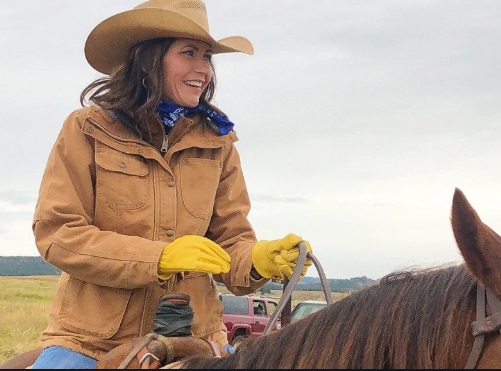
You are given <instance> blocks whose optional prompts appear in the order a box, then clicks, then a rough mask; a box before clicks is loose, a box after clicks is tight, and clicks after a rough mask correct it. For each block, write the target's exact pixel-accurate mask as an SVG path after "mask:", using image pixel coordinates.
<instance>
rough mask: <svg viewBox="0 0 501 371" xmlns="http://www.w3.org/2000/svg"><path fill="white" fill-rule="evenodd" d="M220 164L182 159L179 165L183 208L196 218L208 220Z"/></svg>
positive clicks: (199, 159)
mask: <svg viewBox="0 0 501 371" xmlns="http://www.w3.org/2000/svg"><path fill="white" fill-rule="evenodd" d="M221 171H222V163H221V161H217V160H209V159H205V158H184V159H182V160H181V161H180V164H179V174H180V179H181V197H182V200H183V204H184V207H185V208H186V210H188V212H189V213H190V214H191V215H193V216H194V217H196V218H201V219H206V220H207V219H210V217H211V216H212V209H213V207H214V199H215V197H216V192H217V187H218V185H219V180H220V176H221Z"/></svg>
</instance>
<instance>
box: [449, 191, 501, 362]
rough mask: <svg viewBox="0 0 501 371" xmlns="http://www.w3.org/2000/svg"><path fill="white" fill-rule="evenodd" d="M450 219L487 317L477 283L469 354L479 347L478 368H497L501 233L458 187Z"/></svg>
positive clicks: (500, 338)
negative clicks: (484, 294) (472, 339)
mask: <svg viewBox="0 0 501 371" xmlns="http://www.w3.org/2000/svg"><path fill="white" fill-rule="evenodd" d="M451 223H452V230H453V232H454V237H455V239H456V243H457V245H458V248H459V250H460V251H461V254H462V255H463V258H464V260H465V264H466V267H467V268H468V270H469V271H470V273H471V274H472V275H473V276H474V277H475V278H476V280H477V282H478V283H479V284H480V285H481V286H483V287H484V288H485V289H486V290H487V299H488V308H487V316H488V317H487V318H484V317H485V309H483V308H484V307H483V306H484V305H485V297H484V296H483V293H484V291H483V288H481V287H478V288H477V290H478V295H477V320H476V321H475V322H474V323H473V326H472V329H473V333H474V335H475V344H474V349H473V351H472V356H471V357H474V353H475V352H480V351H481V353H480V354H479V355H478V356H477V357H478V362H477V361H474V362H473V363H474V364H475V363H476V366H477V367H478V368H487V367H488V368H500V367H501V335H500V334H499V332H500V328H501V302H500V301H499V298H501V237H500V236H499V235H498V234H497V233H496V232H494V231H493V230H492V229H491V228H489V227H488V226H487V225H486V224H484V223H483V222H482V221H481V219H480V217H479V216H478V214H477V212H476V211H475V210H474V209H473V207H472V206H471V205H470V203H469V202H468V200H467V199H466V197H465V195H464V194H463V192H461V190H459V189H458V188H456V190H455V192H454V197H453V201H452V211H451ZM484 337H485V343H484ZM471 357H470V358H471ZM474 364H473V365H474Z"/></svg>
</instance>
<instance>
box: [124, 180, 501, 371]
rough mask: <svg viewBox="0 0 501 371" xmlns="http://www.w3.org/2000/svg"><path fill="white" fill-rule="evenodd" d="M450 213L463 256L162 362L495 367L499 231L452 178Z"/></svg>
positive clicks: (176, 365) (184, 365) (499, 356)
mask: <svg viewBox="0 0 501 371" xmlns="http://www.w3.org/2000/svg"><path fill="white" fill-rule="evenodd" d="M450 219H451V224H452V230H453V234H454V237H455V240H456V244H457V246H458V248H459V250H460V252H461V254H462V256H463V258H464V262H463V263H461V264H456V265H442V266H437V267H434V268H426V269H417V268H408V269H404V270H401V271H397V272H392V273H390V274H388V275H386V276H384V277H383V278H381V279H380V281H379V282H378V283H377V284H373V285H371V286H368V287H365V288H363V289H360V290H359V291H356V292H353V293H351V294H350V295H349V296H347V297H345V298H344V299H342V300H340V301H337V302H335V303H332V304H329V305H327V306H326V307H325V308H323V309H321V310H319V311H317V312H315V313H313V314H311V315H309V316H308V317H305V318H303V319H301V320H299V321H297V322H294V323H291V324H288V325H287V326H284V327H283V328H282V329H281V330H279V331H276V332H272V333H269V334H266V335H264V336H262V337H260V338H258V339H255V340H254V339H252V340H247V341H245V342H244V343H242V344H240V345H239V347H238V348H237V349H236V351H235V353H234V354H229V355H225V356H224V357H214V356H210V355H204V356H201V355H190V356H189V357H187V358H184V359H181V360H177V361H175V362H171V363H168V364H165V365H163V366H161V368H165V369H234V368H248V369H258V368H266V369H270V368H273V369H285V368H290V369H306V368H308V369H321V368H352V369H353V368H372V369H404V368H413V369H418V368H422V369H431V368H435V369H436V368H455V369H457V368H501V352H500V351H499V350H500V349H501V336H499V335H498V334H497V332H498V331H500V328H501V302H500V301H499V300H498V299H497V298H499V297H501V237H500V236H499V235H498V234H496V233H495V232H494V231H493V230H492V229H491V228H490V227H488V226H487V225H486V224H484V223H483V222H482V221H481V219H480V217H479V216H478V214H477V213H476V211H475V210H474V209H473V207H472V206H471V205H470V203H469V202H468V200H467V199H466V197H465V196H464V194H463V192H462V191H461V190H459V189H458V188H456V189H455V192H454V196H453V201H452V208H451V216H450ZM118 368H120V367H118Z"/></svg>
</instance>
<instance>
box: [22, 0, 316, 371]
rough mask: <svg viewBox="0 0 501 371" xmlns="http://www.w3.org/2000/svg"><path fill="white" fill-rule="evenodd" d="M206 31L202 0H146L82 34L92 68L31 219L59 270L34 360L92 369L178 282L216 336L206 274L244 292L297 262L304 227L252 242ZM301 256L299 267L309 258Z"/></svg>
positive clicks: (228, 40)
mask: <svg viewBox="0 0 501 371" xmlns="http://www.w3.org/2000/svg"><path fill="white" fill-rule="evenodd" d="M236 52H240V53H246V54H253V53H254V48H253V46H252V44H251V42H250V41H249V40H247V39H246V38H245V37H242V36H229V37H225V38H222V39H220V40H216V38H214V37H213V36H212V35H211V34H210V33H209V24H208V16H207V8H206V5H205V3H204V2H203V1H200V0H188V1H185V0H149V1H146V2H143V3H141V4H139V5H137V6H136V7H134V8H133V9H131V10H127V11H124V12H121V13H118V14H115V15H113V16H111V17H109V18H107V19H105V20H104V21H102V22H100V23H99V24H98V25H97V26H96V27H95V28H94V29H93V30H92V31H91V32H90V34H89V36H88V38H87V41H86V43H85V56H86V59H87V61H88V62H89V64H90V65H91V66H92V67H93V68H94V69H95V70H96V71H98V72H100V73H102V74H104V76H103V77H101V78H98V79H96V80H94V81H93V82H91V83H90V84H89V85H88V86H87V87H85V88H84V89H83V91H82V93H81V95H80V103H81V105H82V108H80V109H76V110H74V111H73V112H71V113H70V114H69V115H68V117H67V118H66V120H65V122H64V123H63V125H62V128H61V130H60V133H59V135H58V137H57V139H56V141H55V143H54V145H53V147H52V150H51V152H50V155H49V158H48V161H47V163H46V168H45V172H44V174H43V177H42V182H41V185H40V191H39V198H38V202H37V204H36V207H35V212H34V217H33V223H32V228H33V232H34V236H35V243H36V246H37V248H38V251H39V252H40V254H41V255H42V257H43V258H44V259H46V260H47V262H49V263H50V264H52V265H53V266H55V267H57V268H58V269H60V270H61V271H62V274H61V278H60V280H59V281H58V284H57V289H56V293H55V297H54V300H53V305H52V306H51V307H50V309H49V315H48V324H47V327H46V328H45V329H44V330H43V331H42V336H41V341H42V346H43V351H42V353H41V355H40V357H39V358H38V359H37V360H36V361H35V363H34V364H33V365H32V368H34V369H37V368H94V367H95V366H96V364H97V361H98V360H99V359H100V358H101V357H103V355H104V354H107V353H108V352H110V351H112V350H114V349H117V348H118V347H120V346H121V345H124V344H129V343H130V342H131V341H132V340H133V339H136V338H138V337H145V336H146V335H148V334H149V332H150V331H152V328H153V324H154V321H155V318H156V316H155V313H156V310H157V307H158V306H159V303H160V302H161V298H162V297H165V295H166V294H170V293H175V294H184V295H186V296H188V297H189V298H190V306H191V307H192V308H193V312H194V317H193V325H192V328H191V329H190V331H192V333H193V335H194V336H196V337H197V338H199V339H203V340H204V341H206V342H208V343H210V344H211V347H214V349H220V350H222V349H223V347H224V346H227V345H228V339H227V336H226V327H225V325H224V322H223V319H222V304H221V302H220V300H219V298H218V293H217V286H216V281H218V282H221V283H223V284H224V285H225V286H226V287H227V288H228V290H229V291H231V292H232V293H234V294H237V295H242V294H249V293H252V292H254V291H256V290H257V289H258V288H260V287H261V286H263V285H264V284H265V283H266V282H267V281H268V280H270V279H271V278H275V279H284V278H285V277H290V276H291V275H292V271H293V269H294V268H295V267H296V264H297V260H298V256H299V249H298V245H299V244H300V243H302V242H303V243H304V245H305V246H307V248H308V251H309V252H311V251H312V249H311V246H310V244H309V242H308V241H305V240H303V238H302V237H300V236H298V235H295V234H292V233H289V234H287V235H286V236H285V237H284V238H281V239H277V240H260V241H258V240H257V238H256V234H255V232H254V229H253V227H252V225H251V223H250V221H249V219H248V214H249V211H250V199H249V195H248V191H247V186H246V182H245V177H244V174H243V171H242V168H241V163H240V156H239V153H238V151H237V149H236V146H235V142H236V141H237V140H238V138H237V135H236V132H235V131H234V126H235V125H234V123H233V122H232V121H231V120H230V119H229V117H228V116H227V115H226V114H225V113H224V112H223V111H222V110H220V109H219V108H218V107H216V106H215V105H214V104H213V103H212V101H213V98H214V93H215V89H216V76H215V71H214V65H213V60H212V59H213V55H216V54H225V53H236ZM311 263H312V262H311V261H310V260H309V259H307V261H306V264H305V265H304V268H302V270H301V274H302V276H304V275H305V274H306V270H307V269H308V267H309V266H310V265H311Z"/></svg>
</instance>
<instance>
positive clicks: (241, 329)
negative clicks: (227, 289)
mask: <svg viewBox="0 0 501 371" xmlns="http://www.w3.org/2000/svg"><path fill="white" fill-rule="evenodd" d="M219 299H220V300H221V301H222V303H223V308H224V310H223V322H224V324H225V325H226V333H227V336H228V342H229V343H230V344H231V345H232V346H233V347H235V348H236V347H237V346H238V345H239V344H240V343H241V342H242V341H243V340H245V339H247V338H251V339H256V338H258V337H260V336H261V335H262V334H263V332H264V330H265V328H266V325H267V324H268V322H269V321H270V317H271V315H272V314H273V312H274V311H275V310H276V308H277V306H278V301H276V300H274V299H272V298H265V297H260V296H253V295H242V296H235V295H233V294H220V295H219ZM278 329H280V319H277V321H276V322H275V325H274V326H273V328H272V331H275V330H278Z"/></svg>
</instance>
